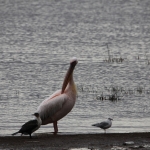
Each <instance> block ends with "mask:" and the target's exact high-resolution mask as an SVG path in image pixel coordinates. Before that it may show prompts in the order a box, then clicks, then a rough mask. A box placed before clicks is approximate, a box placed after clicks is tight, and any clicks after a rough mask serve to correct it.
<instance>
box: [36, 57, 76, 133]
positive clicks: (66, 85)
mask: <svg viewBox="0 0 150 150" xmlns="http://www.w3.org/2000/svg"><path fill="white" fill-rule="evenodd" d="M77 63H78V61H77V58H75V57H73V58H72V59H71V61H70V67H69V69H68V71H67V73H66V76H65V79H64V82H63V85H62V89H61V90H58V91H56V92H54V93H53V94H52V95H51V96H50V97H49V98H48V99H45V100H44V101H43V102H42V103H41V104H40V105H39V107H38V109H37V112H38V113H39V114H40V117H41V119H42V125H46V124H49V123H53V127H54V133H57V132H58V127H57V121H58V120H60V119H61V118H63V117H64V116H66V115H67V114H68V113H69V112H70V111H71V109H72V108H73V106H74V104H75V101H76V96H77V91H76V86H75V83H74V81H73V70H74V68H75V66H76V64H77Z"/></svg>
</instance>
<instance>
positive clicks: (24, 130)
mask: <svg viewBox="0 0 150 150" xmlns="http://www.w3.org/2000/svg"><path fill="white" fill-rule="evenodd" d="M33 115H34V116H35V117H36V119H35V120H30V121H28V122H26V123H25V124H24V125H23V126H22V127H21V129H20V130H19V131H18V132H15V133H13V134H12V135H16V134H18V133H21V135H22V134H25V135H26V134H29V135H30V138H32V137H31V134H32V133H33V132H34V131H36V130H37V129H39V128H40V126H41V124H42V120H41V118H40V116H39V114H38V113H34V114H33Z"/></svg>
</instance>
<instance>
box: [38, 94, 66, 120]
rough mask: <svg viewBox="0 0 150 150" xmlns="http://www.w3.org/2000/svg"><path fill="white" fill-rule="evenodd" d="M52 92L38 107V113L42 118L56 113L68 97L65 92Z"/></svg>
mask: <svg viewBox="0 0 150 150" xmlns="http://www.w3.org/2000/svg"><path fill="white" fill-rule="evenodd" d="M54 94H55V95H54ZM54 94H53V95H52V96H50V97H49V99H46V100H44V101H43V102H42V103H41V104H40V106H39V107H38V113H39V114H40V117H41V119H42V120H45V119H47V118H49V117H52V116H53V115H54V114H56V113H57V112H58V111H59V110H60V109H61V108H62V107H63V105H64V103H65V101H66V100H67V98H68V97H67V95H66V94H65V93H64V94H59V92H55V93H54Z"/></svg>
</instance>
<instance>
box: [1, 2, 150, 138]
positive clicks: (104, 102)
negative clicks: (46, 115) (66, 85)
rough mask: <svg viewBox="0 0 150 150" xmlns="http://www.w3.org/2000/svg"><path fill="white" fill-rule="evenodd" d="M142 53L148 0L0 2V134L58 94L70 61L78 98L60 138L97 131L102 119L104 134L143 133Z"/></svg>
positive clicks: (149, 36) (149, 90) (145, 71)
mask: <svg viewBox="0 0 150 150" xmlns="http://www.w3.org/2000/svg"><path fill="white" fill-rule="evenodd" d="M149 48H150V1H149V0H142V1H141V0H136V1H135V0H111V1H110V0H92V1H91V0H51V1H47V0H42V1H40V0H32V1H30V0H26V1H24V0H15V1H10V0H0V110H1V111H0V135H10V134H11V133H13V132H15V131H17V130H18V129H19V128H20V126H21V125H22V124H23V123H25V122H26V121H28V120H30V119H32V118H33V117H32V116H31V114H33V113H34V112H35V111H36V109H37V107H38V106H39V104H40V103H41V102H42V101H43V100H44V99H45V98H47V97H48V96H49V95H51V94H52V93H53V92H54V91H56V90H58V89H60V88H61V85H62V82H63V79H64V76H65V73H66V71H67V69H68V67H69V61H70V58H71V57H73V56H76V57H77V58H78V65H77V66H76V68H75V71H74V81H75V83H76V85H77V88H78V99H77V101H76V105H75V106H74V108H73V109H72V111H71V112H70V113H69V114H68V115H67V116H66V117H65V118H63V119H62V120H60V121H59V122H58V127H59V132H62V133H64V134H70V133H73V134H76V133H103V130H100V129H99V128H95V127H92V126H91V125H92V124H94V123H98V122H101V121H103V120H106V119H107V118H108V117H111V118H113V119H114V120H113V125H112V127H111V128H110V129H109V130H108V131H107V132H109V133H126V132H148V131H149V129H150V118H149V116H150V109H149V106H150V86H149V85H150V78H149V77H150V71H149V68H150V49H149ZM113 96H115V98H113ZM36 132H38V133H45V132H53V126H52V124H49V125H46V126H42V127H41V128H40V129H39V130H38V131H36Z"/></svg>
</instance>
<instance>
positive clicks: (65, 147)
mask: <svg viewBox="0 0 150 150" xmlns="http://www.w3.org/2000/svg"><path fill="white" fill-rule="evenodd" d="M129 141H133V142H134V144H129V145H124V144H123V143H124V142H129ZM0 149H10V150H16V149H18V150H26V149H30V150H88V149H91V150H103V149H104V150H109V149H110V150H130V149H138V150H139V149H142V150H147V149H149V150H150V133H116V134H115V133H106V134H74V135H63V134H58V135H53V134H52V133H42V134H33V138H32V139H30V138H29V137H28V136H20V135H18V136H4V137H0Z"/></svg>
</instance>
